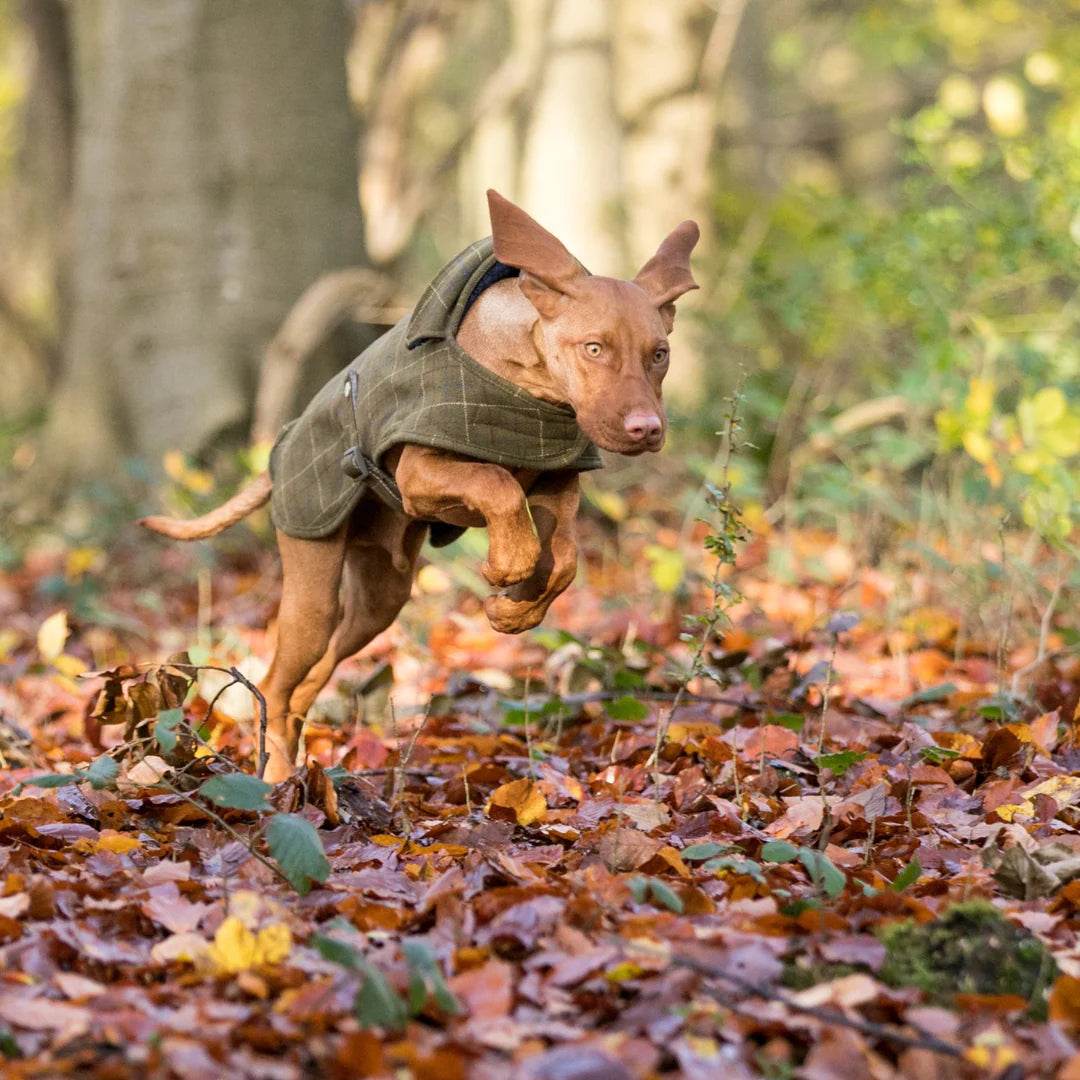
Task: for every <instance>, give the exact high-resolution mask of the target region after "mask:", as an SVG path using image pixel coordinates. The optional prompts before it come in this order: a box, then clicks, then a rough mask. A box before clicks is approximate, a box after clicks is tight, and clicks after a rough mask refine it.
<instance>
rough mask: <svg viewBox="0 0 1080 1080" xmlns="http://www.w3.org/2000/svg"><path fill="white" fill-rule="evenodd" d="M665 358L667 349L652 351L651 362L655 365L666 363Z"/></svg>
mask: <svg viewBox="0 0 1080 1080" xmlns="http://www.w3.org/2000/svg"><path fill="white" fill-rule="evenodd" d="M667 358H668V351H667V349H657V350H656V352H654V353H653V358H652V359H653V363H654V364H655V365H656V366H657V367H659V366H660V365H661V364H666V363H667Z"/></svg>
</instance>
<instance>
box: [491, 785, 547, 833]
mask: <svg viewBox="0 0 1080 1080" xmlns="http://www.w3.org/2000/svg"><path fill="white" fill-rule="evenodd" d="M487 812H488V815H489V816H490V817H494V818H499V817H502V818H503V819H504V820H505V819H506V818H507V817H509V816H512V817H513V819H514V820H516V821H517V823H518V824H519V825H521V826H523V827H524V826H528V825H535V824H536V823H537V822H541V821H543V820H544V818H545V817H546V816H547V802H546V801H545V800H544V796H543V793H542V792H541V791H540V788H539V787H538V786H537V785H536V784H535V783H533V781H532V780H529V779H528V778H527V777H523V778H522V779H521V780H511V781H510V783H508V784H503V785H502V786H501V787H497V788H496V789H495V790H494V791H493V792H492V793H491V798H490V799H489V800H488V805H487Z"/></svg>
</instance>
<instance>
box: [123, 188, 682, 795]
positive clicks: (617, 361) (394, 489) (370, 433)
mask: <svg viewBox="0 0 1080 1080" xmlns="http://www.w3.org/2000/svg"><path fill="white" fill-rule="evenodd" d="M488 209H489V212H490V217H491V231H492V235H491V237H490V238H488V239H487V240H483V241H478V242H477V243H476V244H473V245H472V246H471V247H470V248H468V249H466V251H464V252H462V253H461V254H460V255H459V256H457V258H455V259H454V260H452V261H451V262H450V263H449V264H448V265H447V266H446V267H445V268H444V269H443V271H441V273H440V274H439V276H438V277H437V278H436V279H435V280H434V281H433V282H432V284H431V285H429V286H428V288H427V290H426V291H425V293H424V295H423V296H422V298H421V300H420V302H419V303H418V304H417V307H416V308H415V309H414V310H413V312H412V314H411V316H409V317H407V318H406V319H404V320H402V322H400V323H399V324H398V325H397V326H395V327H394V328H393V329H392V330H390V331H389V332H388V333H387V334H386V335H385V336H384V337H383V338H380V339H379V341H377V342H376V343H375V344H374V345H373V346H371V347H370V348H369V349H368V350H365V352H364V353H362V354H361V356H360V357H358V358H357V359H356V360H354V361H353V363H352V364H350V365H349V367H348V368H346V369H345V371H344V372H342V373H341V375H340V376H337V377H335V378H334V379H332V380H331V381H330V382H329V383H328V384H327V385H326V386H325V387H324V388H323V390H321V391H320V392H319V394H318V395H316V397H315V398H314V399H313V400H312V402H311V404H310V405H309V406H308V408H307V409H306V410H305V411H304V413H303V414H302V415H301V417H300V418H299V419H298V420H296V421H294V422H293V423H292V424H290V425H287V426H286V428H285V429H284V430H283V431H282V434H281V435H280V436H279V437H278V440H277V442H276V443H275V445H274V449H273V451H272V454H271V462H270V468H269V470H268V471H267V472H265V473H263V474H262V475H261V476H259V477H258V478H257V479H255V480H254V481H253V482H252V483H251V484H250V485H249V486H248V487H247V488H245V489H244V490H243V491H241V492H240V493H239V494H238V495H236V496H235V497H234V498H232V499H230V500H229V501H228V502H226V503H224V504H223V505H222V506H220V507H218V508H217V509H216V510H213V511H211V512H210V513H208V514H206V515H204V516H203V517H201V518H196V519H194V520H191V521H181V520H177V519H173V518H166V517H160V516H158V517H150V518H144V519H143V520H142V521H141V522H140V524H142V525H144V526H145V527H147V528H149V529H151V530H154V531H155V532H158V533H161V534H163V535H165V536H169V537H172V538H174V539H181V540H194V539H201V538H204V537H208V536H212V535H214V534H215V533H217V532H220V531H221V530H222V529H225V528H227V527H228V526H230V525H233V524H235V523H236V522H238V521H240V520H241V519H242V518H244V517H246V516H247V515H248V514H250V513H251V512H252V511H254V510H255V509H257V508H258V507H260V506H263V505H265V504H266V503H267V502H270V503H271V517H272V519H273V521H274V524H275V526H276V530H277V539H278V548H279V552H280V555H281V565H282V575H283V580H282V594H281V604H280V608H279V611H278V643H277V649H276V652H275V654H274V658H273V661H272V662H271V665H270V668H269V670H268V672H267V675H266V677H265V679H264V680H263V681H262V683H261V684H260V687H259V689H260V692H261V693H262V694H263V696H264V698H265V699H266V707H267V715H268V732H267V734H268V739H267V741H268V760H267V761H265V762H263V763H260V765H265V771H264V773H263V775H264V777H265V779H267V780H268V781H270V782H277V781H280V780H282V779H285V778H287V777H288V776H290V775H291V774H292V772H293V771H294V767H295V764H296V755H297V749H298V744H299V737H300V733H301V728H302V724H303V718H304V716H305V715H306V714H307V712H308V709H309V708H310V707H311V705H312V704H313V702H314V701H315V698H316V696H317V695H318V693H319V691H320V690H321V689H322V688H323V687H324V686H325V685H326V683H327V681H328V680H329V678H330V676H331V674H332V673H333V671H334V668H335V667H336V666H337V665H338V663H339V662H340V661H342V660H343V659H345V658H346V657H349V656H352V655H353V654H354V653H356V652H358V651H359V650H360V649H362V648H363V647H364V646H365V645H366V644H367V643H368V642H369V641H371V640H372V638H374V637H375V636H376V635H377V634H378V633H380V632H381V631H383V630H385V629H386V628H387V627H388V626H389V625H390V624H391V623H392V622H393V620H394V619H395V618H396V616H397V614H398V612H399V611H400V610H401V608H402V607H403V606H404V604H405V602H406V600H407V599H408V598H409V594H410V591H411V588H412V580H413V575H414V570H415V566H416V561H417V558H418V556H419V554H420V548H421V545H422V544H423V542H424V540H425V538H426V537H428V536H429V534H430V538H431V541H432V542H433V543H434V544H436V545H439V544H442V543H447V542H449V541H450V540H451V539H453V538H454V536H456V535H458V534H459V533H460V532H462V531H464V530H465V529H466V528H471V527H474V526H486V528H487V530H488V537H489V550H488V555H487V560H486V561H485V562H484V564H483V567H482V572H483V576H484V578H485V579H486V580H487V581H488V583H489V584H490V585H492V586H493V587H494V589H496V590H498V591H496V592H495V593H493V594H492V595H490V596H489V597H487V599H486V600H485V603H484V611H485V613H486V615H487V618H488V620H489V621H490V623H491V625H492V626H493V627H494V628H495V629H496V630H498V631H501V632H503V633H508V634H516V633H521V632H522V631H524V630H528V629H530V628H531V627H534V626H536V625H537V624H538V623H539V622H540V621H541V620H542V619H543V617H544V615H545V613H546V612H547V609H548V607H549V606H550V605H551V603H552V601H553V600H554V599H555V598H556V597H557V596H558V595H559V594H560V593H562V592H563V591H564V590H565V589H566V588H567V586H568V585H569V584H570V582H571V581H572V580H573V578H574V576H575V574H576V571H577V546H576V543H575V535H574V521H575V516H576V513H577V508H578V474H579V473H580V472H582V471H585V470H587V469H592V468H598V467H600V466H601V465H602V461H601V459H600V457H599V455H598V454H597V452H596V447H600V448H602V449H603V450H606V451H609V452H612V453H618V454H627V455H637V454H642V453H647V452H648V453H655V452H656V451H658V450H659V449H660V448H661V446H662V445H663V443H664V438H665V433H666V428H667V419H666V416H665V413H664V406H663V402H662V397H661V385H662V383H663V381H664V376H665V374H666V373H667V370H668V364H669V357H668V353H669V347H668V335H669V333H670V332H671V329H672V325H673V322H674V318H675V301H676V300H677V299H678V298H679V297H680V296H682V295H683V294H684V293H686V292H688V291H689V290H691V289H696V288H697V285H696V284H695V282H694V279H693V277H692V275H691V272H690V264H689V259H690V253H691V251H692V250H693V248H694V245H695V244H696V243H697V240H698V236H699V231H698V227H697V225H696V224H695V223H694V222H693V221H684V222H682V224H680V225H679V226H678V227H677V228H676V229H675V230H674V231H673V232H672V233H671V234H670V235H669V236H668V237H667V238H666V239H665V240H664V241H663V243H662V244H661V245H660V247H659V248H658V250H657V252H656V254H655V255H654V256H653V257H652V258H651V259H649V261H648V262H647V263H646V264H645V265H644V266H643V267H642V268H641V270H640V271H639V272H638V274H637V275H636V277H635V278H634V279H633V280H632V281H623V280H619V279H615V278H609V277H599V276H593V275H591V274H589V273H588V272H587V271H586V270H585V269H584V268H583V267H582V266H581V265H580V264H579V263H578V262H577V260H576V259H575V258H574V257H573V256H572V255H571V254H570V252H569V251H568V250H567V249H566V247H564V246H563V244H562V243H561V242H560V241H559V240H558V239H556V237H555V236H553V235H552V234H551V233H549V232H548V231H547V230H546V229H544V228H543V227H542V226H541V225H539V224H538V223H537V222H536V221H534V220H533V219H532V218H531V217H529V215H528V214H526V213H525V211H523V210H521V209H520V208H519V207H517V206H515V205H514V204H513V203H512V202H510V201H509V200H507V199H505V198H503V197H502V196H501V195H499V194H498V193H497V192H495V191H489V192H488Z"/></svg>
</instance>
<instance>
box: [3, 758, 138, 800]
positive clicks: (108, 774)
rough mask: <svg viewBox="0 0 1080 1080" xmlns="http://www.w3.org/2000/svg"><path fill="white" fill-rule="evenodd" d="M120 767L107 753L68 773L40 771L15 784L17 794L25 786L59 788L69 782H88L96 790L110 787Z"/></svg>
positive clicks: (67, 784) (68, 784)
mask: <svg viewBox="0 0 1080 1080" xmlns="http://www.w3.org/2000/svg"><path fill="white" fill-rule="evenodd" d="M119 771H120V769H119V766H118V765H117V764H116V762H115V761H114V760H113V758H111V757H110V756H109V755H108V754H102V755H101V757H99V758H95V759H94V760H93V761H92V762H90V764H89V766H87V768H85V769H73V770H72V771H71V772H69V773H41V774H40V775H38V776H31V777H30V778H29V779H27V780H22V781H20V782H19V783H18V784H16V785H15V790H14V794H16V795H18V794H19V793H20V792H21V791H22V790H23V788H25V787H39V788H61V787H68V786H70V785H71V784H89V785H90V786H91V787H92V788H94V789H96V790H101V789H102V788H107V787H111V786H112V784H113V781H114V780H115V779H116V777H117V774H118V773H119Z"/></svg>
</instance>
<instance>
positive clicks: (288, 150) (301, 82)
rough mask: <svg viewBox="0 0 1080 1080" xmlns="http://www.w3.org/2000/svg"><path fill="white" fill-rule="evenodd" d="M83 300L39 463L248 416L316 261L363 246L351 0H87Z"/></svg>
mask: <svg viewBox="0 0 1080 1080" xmlns="http://www.w3.org/2000/svg"><path fill="white" fill-rule="evenodd" d="M71 14H72V20H73V22H72V26H73V39H74V46H75V70H76V79H75V84H76V93H77V103H78V109H77V130H76V155H75V157H76V161H75V180H74V196H73V199H74V213H73V220H74V253H73V265H72V272H71V276H70V283H71V293H72V317H71V322H70V325H69V333H68V337H67V340H66V342H65V349H64V358H63V370H62V374H61V382H60V386H59V389H58V392H57V394H56V397H55V399H54V403H53V407H52V409H51V413H50V419H49V422H48V424H47V428H46V437H45V439H44V442H43V446H42V453H41V455H40V459H39V460H40V461H41V464H40V466H38V468H37V469H35V471H36V472H40V473H41V475H42V477H43V480H44V481H45V482H46V483H49V482H50V481H51V482H52V483H53V484H54V485H55V484H56V483H57V482H59V483H60V484H61V485H64V484H67V483H69V482H70V481H71V480H75V479H79V478H82V477H87V476H91V475H92V476H94V477H95V478H98V479H100V480H104V481H109V480H115V479H118V473H119V466H120V463H121V461H122V460H123V459H125V458H129V457H135V458H141V459H143V460H146V461H148V462H150V463H151V464H152V465H156V463H157V462H158V461H159V460H160V457H161V455H162V453H163V452H164V451H165V450H167V449H170V448H173V447H178V448H181V449H186V450H198V449H200V448H203V447H205V446H207V445H208V444H209V443H211V442H212V441H213V440H214V438H215V437H216V436H218V435H219V434H221V433H222V432H224V431H227V430H230V429H232V430H235V431H237V432H244V431H245V430H246V427H247V423H248V421H249V417H250V413H251V407H252V401H253V397H254V388H255V383H256V372H257V367H258V364H259V362H260V359H261V357H262V355H263V352H264V349H265V347H266V345H267V343H268V341H269V340H270V339H271V338H272V336H273V335H274V332H275V331H276V329H277V327H278V325H279V324H280V322H281V320H282V319H283V318H284V316H285V314H286V312H287V311H288V310H289V308H290V307H291V305H292V304H293V302H294V301H295V300H296V298H297V297H298V296H299V295H300V293H301V292H302V291H303V290H304V288H305V287H306V286H307V285H308V284H310V282H311V281H312V280H313V279H314V278H315V277H317V276H318V275H319V274H320V273H322V272H324V271H326V270H328V269H332V268H335V267H340V266H345V265H352V264H355V263H356V262H358V261H360V253H361V244H360V220H359V210H358V207H357V197H356V164H355V161H356V139H355V133H354V130H353V121H352V115H351V112H350V107H349V104H348V99H347V94H346V75H345V63H344V57H345V50H346V48H347V46H348V41H349V36H350V25H349V19H348V17H347V13H346V10H345V6H344V4H343V3H342V0H304V2H303V3H292V2H289V0H269V2H268V0H228V2H227V3H222V2H221V0H153V2H152V3H131V2H130V0H79V2H78V3H77V4H73V5H72V6H71Z"/></svg>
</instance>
